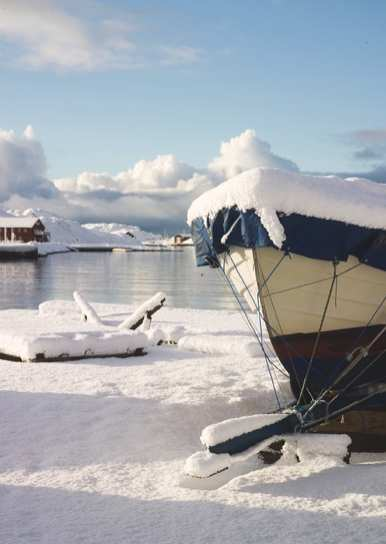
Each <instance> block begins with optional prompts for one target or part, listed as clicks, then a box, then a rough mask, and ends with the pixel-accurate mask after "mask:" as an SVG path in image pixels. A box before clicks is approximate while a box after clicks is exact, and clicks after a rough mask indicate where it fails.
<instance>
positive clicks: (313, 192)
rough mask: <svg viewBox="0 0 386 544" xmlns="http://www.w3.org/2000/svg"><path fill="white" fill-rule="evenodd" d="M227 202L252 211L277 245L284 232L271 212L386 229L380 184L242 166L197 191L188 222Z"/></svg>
mask: <svg viewBox="0 0 386 544" xmlns="http://www.w3.org/2000/svg"><path fill="white" fill-rule="evenodd" d="M233 206H237V207H238V208H239V210H241V211H246V210H250V209H255V210H256V212H257V213H258V215H259V216H260V219H261V221H262V223H263V225H264V227H265V228H266V229H267V231H268V234H269V236H270V238H271V240H272V241H273V242H274V244H275V245H276V246H278V247H281V245H282V243H283V241H284V240H285V233H284V230H283V227H282V225H281V223H280V221H279V220H278V217H277V214H276V212H277V211H280V212H284V213H286V214H290V213H299V214H302V215H305V216H309V217H319V218H322V219H333V220H336V221H343V222H346V223H351V224H354V225H360V226H363V227H369V228H380V229H386V184H382V183H375V182H372V181H369V180H366V179H362V178H346V179H343V178H339V177H337V176H311V175H306V174H300V173H298V172H288V171H284V170H278V169H273V168H254V169H252V170H248V171H246V172H243V173H242V174H240V175H238V176H236V177H234V178H232V179H230V180H229V181H226V182H224V183H222V184H221V185H219V186H217V187H215V188H214V189H211V190H210V191H207V192H206V193H204V194H202V195H201V196H200V197H199V198H197V199H196V200H195V201H194V202H193V203H192V205H191V207H190V209H189V211H188V223H189V224H191V223H192V222H193V221H194V219H196V218H198V217H208V216H214V215H215V214H216V213H217V212H218V211H220V210H221V209H223V208H231V207H233Z"/></svg>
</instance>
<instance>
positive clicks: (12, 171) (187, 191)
mask: <svg viewBox="0 0 386 544" xmlns="http://www.w3.org/2000/svg"><path fill="white" fill-rule="evenodd" d="M254 166H271V167H279V168H290V169H295V168H296V165H295V164H294V163H292V162H291V161H287V160H286V159H282V158H281V157H278V156H277V155H274V154H273V153H272V152H271V151H270V146H269V145H268V144H267V143H265V142H262V141H261V140H259V139H258V138H257V137H256V135H255V133H254V132H253V131H251V130H247V131H245V132H244V133H242V134H241V135H240V136H237V137H235V138H232V139H231V140H230V141H229V142H225V143H223V144H222V145H221V148H220V155H219V157H217V158H216V159H214V160H213V161H212V162H211V163H210V165H209V167H208V168H207V169H201V170H200V169H197V168H194V167H193V166H190V165H188V164H186V163H183V162H181V161H179V160H178V159H177V158H176V157H175V156H174V155H172V154H170V155H158V156H156V157H155V158H154V159H152V160H141V161H139V162H137V163H136V164H135V165H134V166H133V167H132V168H129V169H127V170H125V171H123V172H119V173H118V174H116V175H111V174H109V173H106V172H105V173H99V172H82V173H80V174H79V175H78V176H76V177H72V178H61V179H56V180H54V182H53V183H52V182H50V181H49V180H48V179H47V173H46V161H45V157H44V151H43V148H42V145H41V144H40V142H39V141H38V140H37V139H36V137H35V135H34V133H33V130H32V128H31V127H27V129H26V130H25V131H24V133H23V135H22V136H20V137H19V136H17V135H16V134H15V133H14V132H12V131H9V132H7V131H0V201H1V207H3V208H7V207H10V208H30V207H34V208H37V207H38V208H43V209H46V210H50V211H52V212H54V213H56V214H59V215H64V216H66V217H69V218H73V219H81V220H83V221H87V222H88V221H107V222H112V221H116V222H122V223H137V224H139V225H140V226H142V227H145V228H148V229H153V230H164V229H169V230H173V229H175V228H179V227H181V225H183V224H184V223H185V217H186V211H187V209H188V207H189V205H190V203H191V201H192V200H193V199H194V198H196V197H197V196H199V195H200V194H201V193H202V192H203V191H206V190H208V189H210V188H212V187H214V186H215V185H216V184H218V183H219V182H221V181H223V180H224V179H226V178H227V177H229V176H230V175H233V174H234V173H238V172H240V171H242V170H247V169H249V168H251V167H254Z"/></svg>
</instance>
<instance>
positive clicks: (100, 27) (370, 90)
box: [0, 0, 386, 205]
mask: <svg viewBox="0 0 386 544" xmlns="http://www.w3.org/2000/svg"><path fill="white" fill-rule="evenodd" d="M79 4H81V7H79ZM385 22H386V2H385V1H383V0H372V1H371V2H365V1H363V0H350V1H344V0H324V1H323V2H319V1H316V0H315V1H313V0H243V1H242V2H235V1H231V0H223V1H221V2H220V1H219V0H210V1H206V2H203V1H199V0H198V1H196V2H192V1H189V2H188V1H185V0H179V1H177V0H162V1H161V0H158V1H156V0H153V1H146V0H142V1H139V0H137V1H129V0H126V1H125V0H113V1H110V2H102V1H98V0H83V1H82V2H81V3H79V2H76V1H75V0H67V1H66V0H12V2H10V1H9V0H0V64H1V70H0V89H1V91H0V92H1V100H0V128H2V129H4V130H11V129H12V130H15V131H16V133H17V134H20V133H22V131H23V130H24V128H25V127H26V126H27V125H32V127H33V129H34V132H35V135H36V138H37V139H38V142H39V145H41V146H42V149H43V150H44V151H42V157H43V154H44V155H45V157H46V159H47V164H48V169H46V170H44V169H45V167H43V166H41V167H40V166H39V168H40V170H39V176H43V177H44V176H45V177H47V179H50V180H52V179H55V178H66V179H67V178H71V179H75V178H76V177H77V176H79V174H81V173H82V172H92V173H101V172H102V173H109V175H111V176H117V174H118V173H120V172H124V171H127V170H128V169H133V168H134V166H135V164H136V163H138V161H140V160H142V159H145V160H147V161H152V160H153V159H154V158H155V157H156V156H157V155H166V154H172V155H173V156H175V157H177V159H178V161H179V162H181V163H186V164H187V165H194V167H195V169H196V170H197V171H198V172H201V170H202V169H205V168H207V166H208V163H210V161H212V160H213V158H214V157H216V156H218V154H219V146H220V144H221V142H223V141H229V140H230V139H231V138H232V137H235V136H238V135H240V134H241V133H243V132H244V131H245V130H246V129H248V128H251V129H254V130H255V139H256V141H255V142H254V143H253V142H252V144H251V141H249V144H248V145H252V147H253V146H255V147H256V145H257V147H259V146H260V143H259V142H260V140H262V141H264V142H267V143H269V144H270V146H271V150H272V152H273V153H274V154H277V155H278V156H279V157H284V158H287V159H290V160H292V161H294V162H295V163H296V164H297V165H298V167H299V168H300V169H301V170H305V171H320V172H342V171H343V172H370V171H371V170H373V169H374V168H376V167H384V166H385V164H386V93H385V88H386V70H385V64H386V61H385V59H386V32H385V31H384V27H385ZM249 136H250V138H252V139H253V137H252V136H251V135H249ZM256 142H257V143H256ZM264 145H265V144H264ZM34 149H35V148H34ZM253 149H255V148H253ZM255 151H256V149H255ZM255 151H254V153H255ZM39 160H40V159H39ZM166 162H167V161H166ZM169 162H170V161H169ZM247 163H248V164H249V163H250V161H249V160H247ZM39 164H40V163H39ZM151 164H152V167H153V166H154V165H153V163H151ZM168 164H169V163H168ZM251 164H252V165H255V163H253V162H252V163H251ZM169 166H170V164H169ZM169 166H168V168H169ZM164 167H165V161H164V163H163V164H162V168H164ZM141 168H142V167H141ZM156 168H159V164H157V165H156ZM184 168H185V166H183V165H182V166H181V165H180V164H179V163H178V164H177V165H174V166H173V167H172V171H173V175H172V178H173V180H174V181H176V179H177V178H176V177H175V175H177V174H176V172H182V171H183V172H184V175H185V174H186V172H187V171H189V172H190V170H189V169H188V170H186V168H185V170H184ZM0 170H1V165H0ZM43 170H44V171H43ZM144 170H145V171H146V172H148V165H145V167H144ZM225 170H226V169H225ZM225 170H224V171H223V174H224V175H225V173H224V172H225ZM230 170H232V169H230ZM230 170H229V168H228V171H230ZM385 172H386V170H385ZM0 173H1V172H0ZM190 173H191V172H190ZM146 175H147V174H146ZM186 175H187V174H186ZM129 177H130V180H132V179H133V175H132V172H130V176H129ZM134 177H135V176H134ZM150 177H151V176H150ZM118 178H119V176H118ZM90 179H91V178H90V176H88V177H87V184H88V185H87V187H88V189H87V190H88V191H91V192H92V191H93V190H94V188H95V190H99V189H100V188H101V187H102V188H103V189H104V188H105V186H104V185H103V184H102V185H101V182H100V179H99V178H98V180H99V181H98V183H99V185H98V186H97V185H95V187H93V186H92V183H94V181H90ZM93 179H94V178H93ZM119 179H120V178H119ZM119 179H118V181H117V180H115V181H114V184H115V185H114V190H115V191H116V190H118V189H117V186H118V185H119V183H120V181H119ZM157 179H158V178H157ZM184 179H187V178H186V176H185V178H184ZM118 182H119V183H118ZM39 183H40V182H39ZM82 183H83V182H82ZM130 183H131V181H130ZM157 183H158V182H156V181H154V177H151V180H150V184H153V185H152V187H153V189H154V187H155V186H156V185H157ZM162 183H164V184H165V183H166V182H165V181H163V182H161V185H162ZM173 183H174V182H173ZM176 183H177V182H176ZM90 184H91V185H90ZM117 184H118V185H117ZM146 184H147V187H148V186H149V182H148V180H147V181H146ZM78 185H79V184H77V182H76V183H75V182H74V183H72V182H71V183H70V184H69V183H67V182H66V183H65V184H64V185H63V184H61V185H60V186H59V185H58V187H59V189H63V186H65V188H66V190H69V189H68V187H70V189H71V191H73V190H74V191H78V192H79V191H80V190H79V187H78ZM161 185H160V186H161ZM194 185H195V187H196V184H194ZM41 186H42V185H41V183H40V185H39V187H41ZM75 186H76V187H75ZM74 187H75V189H74ZM173 187H174V186H173ZM175 187H177V185H175ZM109 189H111V187H110V186H109ZM127 190H128V189H127V184H126V186H125V189H124V191H127ZM136 190H138V186H136ZM184 190H185V188H184ZM82 191H83V192H84V191H85V184H84V183H83V185H82V189H81V191H80V192H82ZM30 193H31V191H29V194H30ZM109 197H111V194H110V195H109ZM82 198H83V197H82ZM82 205H84V204H82Z"/></svg>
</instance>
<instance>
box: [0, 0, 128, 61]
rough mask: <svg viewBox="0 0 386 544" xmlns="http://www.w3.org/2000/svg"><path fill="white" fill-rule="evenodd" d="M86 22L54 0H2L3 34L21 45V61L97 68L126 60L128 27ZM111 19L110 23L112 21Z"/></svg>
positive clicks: (0, 32) (1, 25)
mask: <svg viewBox="0 0 386 544" xmlns="http://www.w3.org/2000/svg"><path fill="white" fill-rule="evenodd" d="M105 23H106V24H104V22H103V21H101V22H98V23H93V25H91V24H89V25H87V24H86V23H85V22H84V21H82V20H81V19H80V18H79V17H76V16H75V15H72V14H71V13H68V12H66V11H65V10H64V9H63V8H61V7H59V5H57V4H56V2H54V1H53V0H0V36H2V37H3V38H6V39H8V40H9V41H10V42H12V43H15V44H17V45H19V46H20V48H21V51H20V54H19V57H18V60H19V62H20V63H21V64H23V65H26V66H29V67H32V68H41V67H43V66H54V67H58V68H64V69H85V70H94V69H97V68H103V67H105V66H107V65H113V66H115V65H117V66H119V65H120V64H122V62H127V61H128V59H129V57H128V53H130V51H131V49H132V48H133V47H134V46H133V45H132V43H131V42H130V40H129V39H128V29H127V28H126V27H125V26H123V25H121V26H118V25H115V26H114V25H112V24H111V22H105ZM109 23H110V24H109Z"/></svg>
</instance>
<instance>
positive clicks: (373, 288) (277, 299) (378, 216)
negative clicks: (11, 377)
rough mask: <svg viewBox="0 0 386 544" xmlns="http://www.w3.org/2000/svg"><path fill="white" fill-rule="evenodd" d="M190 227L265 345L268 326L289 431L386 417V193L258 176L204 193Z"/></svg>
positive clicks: (341, 182)
mask: <svg viewBox="0 0 386 544" xmlns="http://www.w3.org/2000/svg"><path fill="white" fill-rule="evenodd" d="M188 222H189V224H190V225H191V229H192V236H193V241H194V244H195V248H196V257H197V264H198V265H199V266H202V265H211V266H214V267H219V268H220V269H221V270H222V271H223V272H224V277H225V279H226V281H228V282H229V285H230V287H231V288H232V290H233V291H234V294H235V296H236V298H238V297H239V296H242V297H243V298H244V299H245V300H246V302H247V304H248V306H249V308H250V309H251V310H252V311H254V312H255V313H256V314H257V320H256V321H257V323H254V324H253V326H254V332H255V334H256V336H257V338H258V339H259V341H260V342H263V335H262V334H261V332H262V323H264V324H265V326H266V328H267V330H268V333H269V336H270V340H271V343H272V346H273V348H274V350H275V352H276V355H277V356H278V358H279V360H280V362H281V363H282V365H283V366H284V368H285V370H286V371H287V372H288V374H289V377H290V382H291V387H292V390H293V392H294V395H295V397H296V398H297V402H296V405H295V406H294V411H295V412H296V415H297V416H298V417H300V420H301V424H300V425H299V424H298V422H296V420H295V419H294V421H295V423H294V428H293V431H295V430H300V431H305V430H307V429H310V428H312V427H314V426H316V425H317V424H319V423H320V422H326V421H330V420H334V418H335V419H336V417H337V415H339V414H344V413H345V412H348V411H352V410H355V409H358V408H360V409H361V410H374V409H377V410H378V411H379V410H380V411H381V412H384V411H385V410H386V309H385V299H386V185H384V184H378V183H375V182H371V181H367V180H364V179H359V178H349V179H341V178H338V177H336V176H310V175H303V174H300V173H294V172H285V171H281V170H277V169H266V168H256V169H253V170H249V171H247V172H244V173H242V174H240V175H239V176H236V177H235V178H233V179H231V180H229V181H227V182H225V183H223V184H221V185H219V186H218V187H216V188H214V189H212V190H210V191H208V192H207V193H204V194H203V195H201V196H200V197H199V198H198V199H197V200H195V201H194V202H193V204H192V206H191V208H190V210H189V212H188ZM240 307H241V302H240ZM259 329H260V330H259ZM269 349H270V347H269V346H266V348H265V351H264V353H265V355H266V359H267V367H268V370H269V368H270V365H271V363H272V357H271V356H270V354H269ZM272 383H273V385H274V381H273V380H272ZM277 398H278V397H277ZM278 405H279V409H281V406H280V401H279V398H278ZM274 427H275V426H273V429H274ZM354 427H355V425H354ZM382 433H383V435H384V438H383V440H384V441H386V430H385V429H383V430H382ZM241 434H242V433H241ZM354 434H355V432H354ZM263 435H264V439H265V438H266V436H265V435H266V429H265V431H264V433H263ZM263 435H262V436H263ZM240 436H241V435H240ZM236 438H237V437H236ZM239 438H240V437H239ZM255 438H256V440H257V441H258V440H259V435H257V436H256V437H255ZM232 447H233V446H232Z"/></svg>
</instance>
